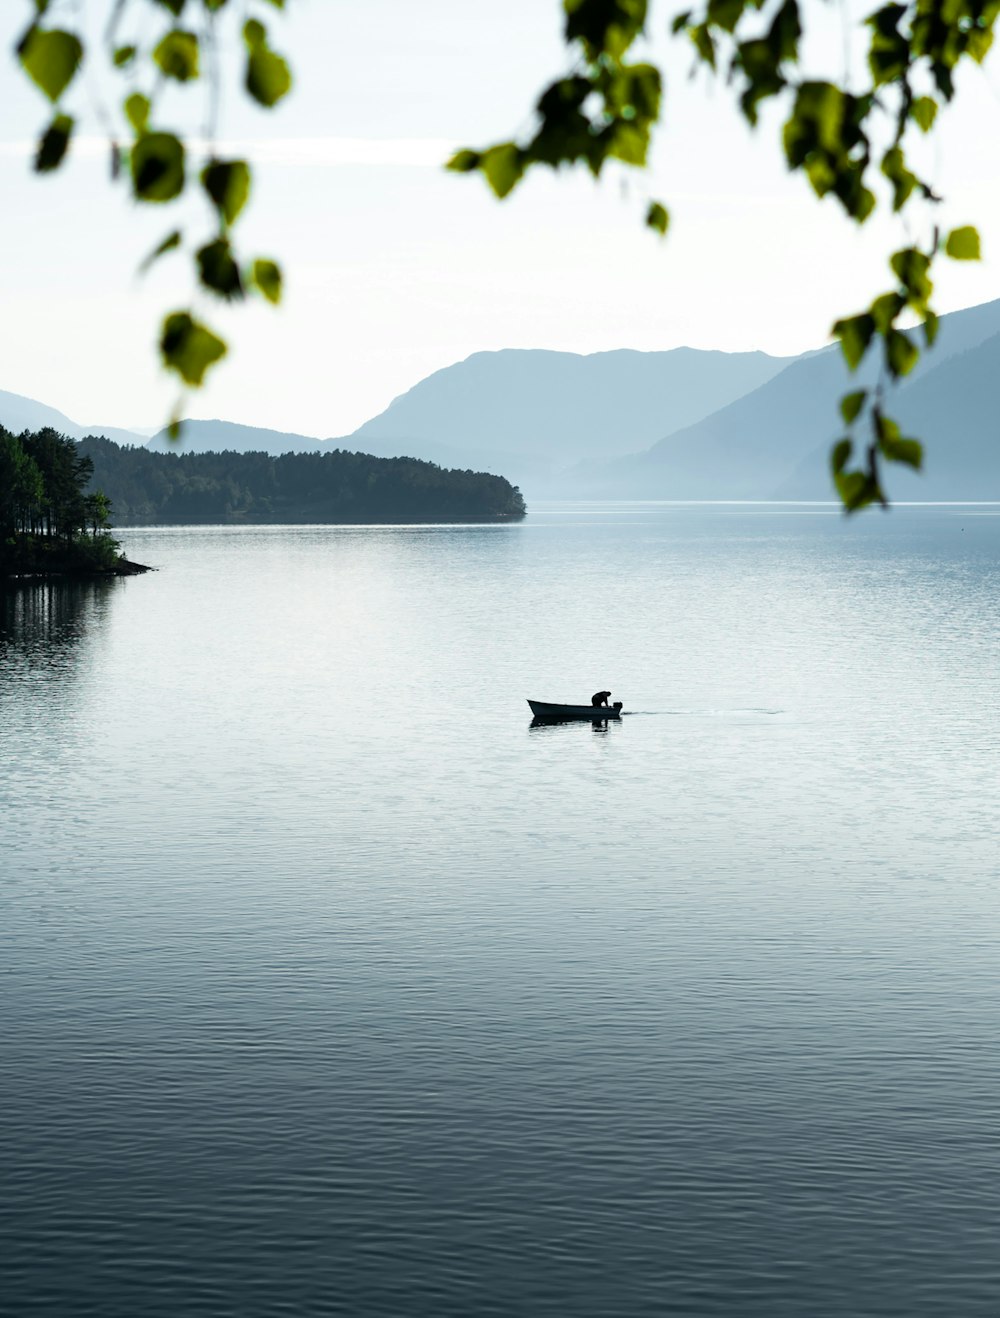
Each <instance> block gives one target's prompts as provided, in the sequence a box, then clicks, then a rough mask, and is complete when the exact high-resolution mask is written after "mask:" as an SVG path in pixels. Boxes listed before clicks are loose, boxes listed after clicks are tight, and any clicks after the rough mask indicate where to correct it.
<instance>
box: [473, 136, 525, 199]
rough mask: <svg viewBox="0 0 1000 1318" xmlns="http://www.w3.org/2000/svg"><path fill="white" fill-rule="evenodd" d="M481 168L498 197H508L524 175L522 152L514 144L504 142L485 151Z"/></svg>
mask: <svg viewBox="0 0 1000 1318" xmlns="http://www.w3.org/2000/svg"><path fill="white" fill-rule="evenodd" d="M480 168H481V169H482V171H483V173H484V174H485V175H486V181H487V182H488V183H489V185H490V187H491V188H492V189H493V191H494V192H495V193H496V195H497V196H498V197H506V196H507V194H508V192H510V190H511V189H512V188H513V187H514V185H515V184H516V183H517V181H518V179H520V177H521V175H522V174H523V173H524V164H523V162H522V160H521V152H520V151H519V150H518V148H517V146H516V145H515V144H514V143H513V142H502V143H501V144H500V145H499V146H491V147H490V149H489V150H488V151H484V152H483V159H482V164H481V165H480Z"/></svg>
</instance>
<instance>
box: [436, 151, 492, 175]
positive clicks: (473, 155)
mask: <svg viewBox="0 0 1000 1318" xmlns="http://www.w3.org/2000/svg"><path fill="white" fill-rule="evenodd" d="M482 159H483V157H482V154H481V153H480V152H479V151H469V150H464V151H456V152H455V154H454V155H453V156H452V158H451V159H450V160H449V161H448V163H447V165H446V166H445V168H446V169H453V170H455V172H456V173H458V174H471V173H472V171H473V170H475V169H478V168H479V166H480V163H481V162H482Z"/></svg>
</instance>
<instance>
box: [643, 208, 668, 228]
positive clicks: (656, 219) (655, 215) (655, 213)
mask: <svg viewBox="0 0 1000 1318" xmlns="http://www.w3.org/2000/svg"><path fill="white" fill-rule="evenodd" d="M646 224H647V225H648V226H649V228H651V229H655V230H656V232H657V233H658V234H661V235H665V234H666V232H667V227H668V226H669V224H670V213H669V212H668V210H667V208H666V206H662V205H661V204H660V203H659V202H658V201H653V202H650V204H649V210H648V211H647V212H646Z"/></svg>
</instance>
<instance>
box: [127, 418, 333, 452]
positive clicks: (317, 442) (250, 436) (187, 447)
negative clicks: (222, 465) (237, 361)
mask: <svg viewBox="0 0 1000 1318" xmlns="http://www.w3.org/2000/svg"><path fill="white" fill-rule="evenodd" d="M146 447H147V448H149V449H153V450H154V452H159V453H224V452H227V451H228V452H231V453H270V454H271V455H272V456H274V457H277V456H278V455H279V454H281V453H315V452H316V451H317V450H320V449H323V448H326V447H332V448H336V447H337V446H336V444H332V445H327V444H326V442H325V441H324V440H322V439H312V438H311V437H310V436H309V435H297V434H294V433H293V432H291V431H285V430H263V429H261V428H260V427H259V426H241V425H238V424H237V423H236V422H234V421H185V422H184V429H183V432H182V435H181V438H180V440H179V441H177V442H175V441H173V440H171V439H170V438H169V437H168V435H167V432H166V430H160V431H158V432H157V433H156V434H155V435H154V436H153V437H152V439H150V440H149V441H148V443H147V444H146Z"/></svg>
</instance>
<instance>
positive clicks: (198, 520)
mask: <svg viewBox="0 0 1000 1318" xmlns="http://www.w3.org/2000/svg"><path fill="white" fill-rule="evenodd" d="M78 449H79V453H80V455H81V457H82V458H84V459H86V460H89V461H90V462H92V463H93V473H92V476H91V483H90V488H91V489H93V490H97V489H100V490H101V491H102V492H103V493H104V495H105V496H106V497H107V498H108V499H109V500H110V502H111V506H112V513H111V519H112V522H113V524H114V525H115V526H162V525H183V524H185V523H187V524H192V525H193V524H205V523H212V524H219V523H223V524H230V525H238V524H241V523H246V524H256V525H260V524H262V523H269V522H270V523H299V524H301V523H355V524H356V523H371V522H376V523H400V522H403V523H406V522H499V521H512V520H516V519H519V518H521V517H523V516H524V512H525V507H524V499H523V498H522V497H521V492H520V490H518V489H517V487H516V486H513V485H511V483H510V481H508V480H505V479H504V478H503V477H502V476H491V475H488V474H486V473H484V472H473V471H448V470H446V469H444V468H442V467H438V466H436V465H435V464H434V463H433V462H422V461H420V460H418V459H416V458H376V457H371V456H370V455H369V454H366V453H349V452H347V451H345V450H343V449H333V450H332V451H331V452H329V453H284V454H282V455H281V456H280V457H271V456H269V455H268V454H266V453H233V452H224V453H156V452H152V451H150V450H149V449H146V448H128V447H123V446H121V445H119V444H115V443H113V442H112V441H111V440H109V439H104V438H97V437H93V436H91V437H88V438H86V439H81V440H80V441H79V444H78Z"/></svg>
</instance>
